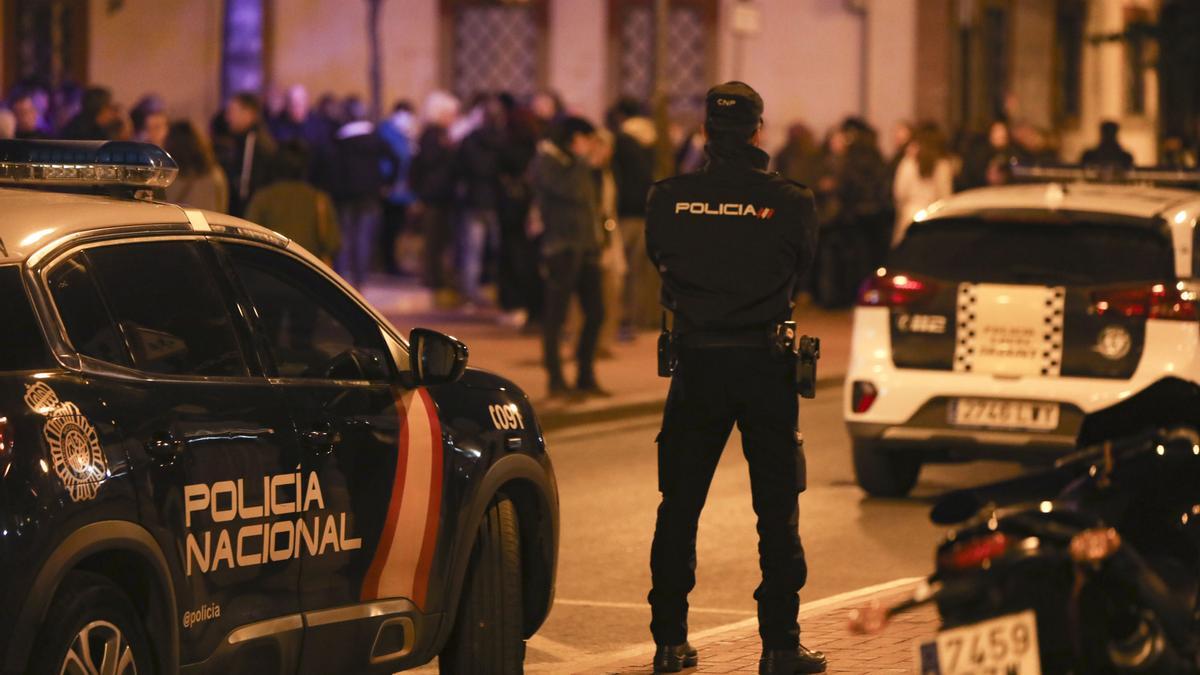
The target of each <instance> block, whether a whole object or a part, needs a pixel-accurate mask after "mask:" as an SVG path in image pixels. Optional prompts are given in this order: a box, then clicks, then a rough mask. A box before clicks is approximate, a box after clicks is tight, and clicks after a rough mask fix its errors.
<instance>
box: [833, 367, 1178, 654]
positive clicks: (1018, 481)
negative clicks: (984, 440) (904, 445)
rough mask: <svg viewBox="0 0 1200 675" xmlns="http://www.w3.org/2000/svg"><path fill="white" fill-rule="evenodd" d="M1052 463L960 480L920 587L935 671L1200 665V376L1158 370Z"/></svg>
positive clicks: (940, 516)
mask: <svg viewBox="0 0 1200 675" xmlns="http://www.w3.org/2000/svg"><path fill="white" fill-rule="evenodd" d="M1080 439H1081V446H1080V447H1081V449H1080V450H1079V451H1078V452H1076V453H1074V454H1072V455H1070V456H1067V457H1064V458H1063V459H1061V460H1060V461H1059V462H1058V463H1057V464H1056V465H1055V467H1054V468H1053V469H1050V470H1046V471H1042V472H1038V473H1033V474H1028V475H1024V476H1020V477H1017V478H1014V479H1011V480H1006V481H1002V482H999V483H994V484H991V485H985V486H982V487H978V488H972V489H967V490H959V491H956V492H952V493H949V494H947V495H945V496H943V497H942V499H940V500H939V502H938V503H937V505H936V506H935V507H934V509H933V512H932V514H931V517H932V519H933V520H934V522H936V523H940V524H947V525H956V526H957V529H956V530H955V531H953V532H952V533H951V534H950V535H949V536H948V537H947V538H946V540H945V541H944V542H942V543H941V544H940V545H939V546H938V549H937V558H936V559H937V569H936V571H935V572H934V573H933V574H932V575H930V577H929V578H928V579H927V581H926V583H925V584H923V585H922V587H921V588H920V589H918V591H917V593H916V594H915V596H914V597H913V598H911V599H909V600H906V601H905V602H902V603H900V604H899V605H897V606H894V607H891V608H888V609H881V608H874V609H867V610H861V611H859V612H857V615H856V616H855V617H854V618H853V619H852V623H853V627H855V628H857V629H859V630H866V631H872V632H873V631H876V630H881V629H882V627H883V625H884V624H885V623H886V620H887V618H888V617H891V616H894V615H896V614H898V613H901V612H904V611H907V610H910V609H912V608H914V607H917V606H920V605H923V604H926V603H929V602H933V603H936V604H937V608H938V611H939V613H940V614H941V617H942V626H941V630H940V631H939V633H938V636H937V639H936V641H935V642H930V643H928V644H924V645H921V647H920V656H919V659H920V666H921V672H922V674H923V675H926V674H936V675H965V674H967V673H971V674H972V675H984V674H991V673H996V674H998V675H1036V674H1037V673H1055V674H1057V673H1072V674H1087V675H1092V674H1094V673H1164V674H1171V673H1191V674H1195V673H1200V387H1197V386H1196V385H1194V384H1191V383H1188V382H1184V381H1182V380H1179V379H1175V378H1167V379H1164V380H1161V381H1160V382H1158V383H1156V384H1155V385H1153V386H1151V387H1149V388H1147V389H1145V390H1143V391H1142V392H1141V393H1139V394H1138V395H1137V396H1134V397H1131V398H1129V399H1127V400H1126V401H1124V402H1122V403H1120V404H1118V405H1116V406H1113V407H1112V408H1109V409H1106V410H1104V411H1102V412H1100V413H1097V414H1094V415H1093V416H1090V417H1089V418H1088V419H1087V420H1085V423H1084V427H1083V429H1082V431H1081V434H1080Z"/></svg>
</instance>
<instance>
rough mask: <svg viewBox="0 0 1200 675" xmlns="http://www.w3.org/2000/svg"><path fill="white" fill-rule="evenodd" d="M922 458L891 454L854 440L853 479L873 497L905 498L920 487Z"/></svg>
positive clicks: (864, 441) (901, 453)
mask: <svg viewBox="0 0 1200 675" xmlns="http://www.w3.org/2000/svg"><path fill="white" fill-rule="evenodd" d="M919 473H921V458H920V457H918V456H916V455H915V454H909V453H903V452H888V451H886V450H882V449H880V448H879V447H878V446H877V445H876V444H874V443H872V442H870V441H866V440H862V439H857V438H856V439H854V476H855V478H856V479H857V480H858V485H859V487H861V488H862V489H863V490H865V491H866V492H867V494H869V495H871V496H872V497H904V496H906V495H908V493H909V492H911V491H912V489H913V486H915V485H916V484H917V475H918V474H919Z"/></svg>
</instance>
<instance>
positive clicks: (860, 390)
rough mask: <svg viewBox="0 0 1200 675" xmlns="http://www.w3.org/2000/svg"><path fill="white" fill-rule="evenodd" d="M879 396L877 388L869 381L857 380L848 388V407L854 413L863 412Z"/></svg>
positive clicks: (869, 407) (868, 408)
mask: <svg viewBox="0 0 1200 675" xmlns="http://www.w3.org/2000/svg"><path fill="white" fill-rule="evenodd" d="M876 398H879V390H878V389H876V388H875V385H873V384H871V383H870V382H864V381H862V380H858V381H856V382H855V383H854V385H853V386H852V387H851V389H850V408H851V409H852V410H853V411H854V412H856V413H865V412H867V411H868V410H870V409H871V406H872V405H874V404H875V399H876Z"/></svg>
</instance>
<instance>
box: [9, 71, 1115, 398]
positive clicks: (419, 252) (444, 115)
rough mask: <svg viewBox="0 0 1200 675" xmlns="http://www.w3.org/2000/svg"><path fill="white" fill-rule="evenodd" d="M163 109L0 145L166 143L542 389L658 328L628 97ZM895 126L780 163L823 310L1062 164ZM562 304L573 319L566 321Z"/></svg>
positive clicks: (50, 99) (20, 108)
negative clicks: (806, 203)
mask: <svg viewBox="0 0 1200 675" xmlns="http://www.w3.org/2000/svg"><path fill="white" fill-rule="evenodd" d="M167 111H168V107H167V105H166V103H165V102H164V101H163V100H162V99H161V98H160V97H158V96H156V95H152V94H151V95H147V96H144V97H143V98H142V99H140V100H138V101H137V102H136V103H135V104H134V105H133V106H132V107H131V108H128V110H126V109H125V108H124V107H123V106H122V105H121V104H119V103H118V102H117V101H115V100H114V98H113V95H112V93H111V92H110V91H109V90H108V89H106V88H103V87H91V88H87V89H80V88H76V87H69V86H65V87H58V88H53V89H52V88H48V87H44V86H40V85H38V84H36V83H34V84H22V85H19V86H17V87H15V88H14V89H13V90H12V91H10V92H9V93H8V96H7V97H6V98H5V99H3V103H0V138H4V137H14V136H15V137H17V138H66V139H91V140H103V139H134V140H139V141H145V142H148V143H154V144H156V145H159V146H162V147H163V148H165V149H166V150H167V151H168V152H169V153H170V154H171V155H172V157H174V158H175V161H176V162H177V163H178V165H179V175H178V178H177V179H176V181H175V182H174V183H173V184H172V185H171V186H170V188H168V189H167V190H166V194H165V195H164V197H165V199H167V200H169V201H173V202H178V203H182V204H186V205H189V206H194V207H198V208H206V209H211V210H215V211H222V212H226V213H230V214H233V215H236V216H243V217H246V218H248V219H249V220H252V221H255V222H258V223H260V224H263V225H265V226H267V227H269V228H272V229H274V230H277V231H279V232H280V233H282V234H284V235H285V236H287V237H289V238H291V239H292V240H294V241H296V242H298V243H299V244H301V245H302V246H304V247H305V248H306V249H308V250H309V251H311V252H312V253H314V254H315V255H317V256H319V257H321V258H322V259H324V260H326V261H327V262H329V263H330V264H332V265H333V266H334V267H335V268H336V269H337V270H338V271H339V273H341V274H342V276H343V277H344V278H346V279H347V280H348V281H349V282H350V283H352V284H354V285H356V286H359V287H361V286H362V285H363V284H364V283H365V282H366V281H367V279H368V276H369V275H371V274H377V273H384V274H392V275H401V274H408V275H413V276H416V277H418V278H419V279H420V280H421V281H422V282H423V283H424V284H425V285H427V286H428V287H429V288H431V289H432V291H433V293H434V297H435V299H436V302H437V303H438V305H439V306H442V307H461V308H464V309H465V310H468V311H472V310H476V309H478V308H482V307H490V306H495V307H498V308H499V310H500V312H499V313H498V316H500V317H501V320H502V321H504V322H506V323H509V324H511V325H514V326H524V327H526V328H527V329H528V330H531V331H534V332H536V331H539V330H540V332H541V333H542V336H543V339H544V353H545V365H546V368H547V373H548V381H549V388H550V391H551V393H552V394H554V395H560V394H561V395H576V394H579V393H582V394H603V393H604V392H603V390H602V389H600V387H599V384H598V383H597V381H596V377H595V372H594V366H593V362H594V358H595V356H596V354H597V353H599V354H600V355H601V356H603V355H604V353H605V352H606V351H607V350H608V345H609V344H610V343H611V341H613V340H626V339H632V338H633V336H634V335H635V333H636V332H637V331H638V330H639V329H642V328H651V327H656V326H657V324H658V321H659V315H658V310H657V283H658V280H657V275H656V274H655V271H654V269H653V268H652V267H651V266H650V264H649V262H648V260H647V258H646V254H645V235H644V231H645V203H646V195H647V192H648V190H649V187H650V185H651V182H652V180H653V178H654V177H655V167H656V161H655V158H656V145H657V140H658V133H657V130H656V125H655V124H654V122H653V121H652V120H651V119H650V117H649V115H648V111H647V109H646V106H645V105H644V104H643V103H642V102H639V101H635V100H625V99H623V100H620V101H618V102H617V103H616V104H614V105H613V106H612V107H611V109H610V110H609V111H608V113H607V114H606V115H605V119H604V120H603V124H602V125H597V124H594V123H593V122H592V121H589V120H587V119H585V118H583V117H581V116H578V115H575V114H572V113H571V112H569V111H568V109H567V108H566V107H565V106H564V105H563V103H562V101H561V100H560V98H559V97H558V96H557V95H555V94H554V93H553V92H549V91H542V92H539V93H537V94H535V95H533V96H531V97H527V98H525V99H519V98H518V97H516V96H513V95H511V94H508V93H494V94H480V95H477V96H475V97H474V98H473V99H471V100H470V101H468V102H466V103H465V104H464V103H463V102H461V101H460V100H459V99H458V98H456V97H454V96H452V95H450V94H448V93H445V92H440V91H439V92H434V93H432V94H430V95H429V96H428V97H427V98H426V100H425V101H423V102H422V105H421V106H420V109H419V110H418V109H417V107H416V106H414V105H413V104H412V103H410V102H408V101H399V102H397V103H396V104H395V105H394V106H393V107H392V108H391V110H390V111H389V112H388V113H387V114H386V115H385V116H384V117H383V118H382V119H379V120H378V121H376V120H374V119H372V116H371V115H370V114H369V111H368V107H367V106H366V105H365V103H364V102H363V100H362V99H360V98H358V97H353V96H351V97H347V98H344V99H339V98H338V97H335V96H333V95H330V94H326V95H323V96H320V97H319V98H318V99H317V100H316V101H315V103H314V102H312V101H310V98H309V95H308V92H307V91H306V90H305V88H304V87H302V86H299V85H296V86H292V87H290V88H288V89H286V90H282V91H279V92H275V93H273V94H270V95H268V96H266V97H265V98H264V97H260V96H259V95H257V94H253V93H238V94H235V95H233V96H231V97H230V98H229V99H228V101H226V103H225V105H224V107H223V109H222V110H221V111H219V112H218V113H217V114H216V115H215V116H214V117H213V118H212V119H211V120H210V123H209V124H208V125H207V128H202V127H201V126H199V125H197V124H195V123H194V122H192V121H190V120H188V119H172V118H171V117H170V116H169V115H168V112H167ZM1101 131H1102V134H1101V136H1102V140H1101V143H1100V145H1099V146H1097V147H1096V148H1094V149H1093V150H1091V151H1089V153H1088V155H1087V157H1086V158H1085V159H1086V160H1087V161H1089V162H1092V163H1097V162H1098V163H1112V164H1117V165H1120V166H1129V165H1131V164H1132V158H1131V156H1130V155H1129V154H1128V153H1127V152H1126V151H1124V149H1122V148H1121V147H1120V145H1119V143H1118V142H1117V128H1116V126H1115V124H1113V123H1105V125H1104V126H1103V128H1102V130H1101ZM892 133H893V138H892V144H891V145H892V146H893V147H894V148H895V151H894V152H893V153H892V154H891V155H890V156H886V155H885V154H884V153H883V152H882V151H881V149H880V142H879V137H878V133H877V131H876V130H875V129H874V128H873V127H872V126H871V125H870V124H868V123H867V122H866V121H865V120H863V119H861V118H858V117H849V118H847V119H846V120H844V121H843V122H842V123H841V124H838V125H837V126H835V127H834V128H832V129H830V130H829V131H828V132H826V133H825V135H824V138H823V140H821V141H818V140H817V136H816V135H815V134H814V133H813V131H812V130H811V129H810V128H809V127H807V126H805V125H804V124H800V123H797V124H794V125H792V126H791V127H790V128H789V129H788V134H787V140H786V143H785V144H784V145H783V147H782V148H780V149H779V151H778V152H777V153H776V154H775V155H774V162H773V163H774V167H775V169H776V170H778V171H779V172H781V173H782V174H784V175H785V176H787V177H788V178H791V179H794V180H796V181H799V182H801V183H804V184H805V185H808V186H810V187H811V188H812V189H813V191H814V193H815V194H816V196H817V207H818V215H819V217H820V220H821V223H822V238H823V242H822V248H821V251H822V253H821V254H820V255H819V258H818V261H817V265H816V270H815V271H814V273H813V275H812V278H811V279H809V280H807V282H806V284H807V287H808V288H807V290H810V291H811V292H812V293H813V295H814V296H815V297H816V298H817V299H818V301H820V302H822V303H823V304H827V305H836V304H841V303H845V302H848V301H849V299H850V297H852V293H853V289H854V287H855V285H856V284H857V282H858V280H859V279H861V278H862V274H863V272H864V270H870V269H874V267H876V266H879V265H881V264H883V262H884V261H885V259H886V256H887V253H888V251H889V249H890V248H891V247H892V246H894V245H895V244H896V243H897V242H898V241H899V240H900V238H901V237H902V236H903V233H904V229H905V227H907V225H908V223H910V222H912V220H913V217H914V215H915V214H916V213H917V212H918V211H919V210H920V209H921V208H923V207H924V206H926V205H928V204H929V203H931V202H933V201H936V200H937V199H940V198H942V197H945V196H947V195H949V194H950V193H952V192H953V191H956V190H962V189H967V188H972V187H978V186H984V185H997V184H1003V183H1006V182H1008V181H1009V180H1011V175H1010V167H1011V166H1012V163H1013V161H1014V160H1017V161H1034V162H1057V161H1058V160H1059V159H1061V158H1060V153H1059V149H1058V139H1057V136H1056V135H1055V134H1054V133H1051V132H1047V131H1044V130H1040V129H1038V128H1036V127H1033V126H1031V125H1028V124H1014V125H1010V124H1009V123H1007V122H1004V121H997V122H995V123H993V124H991V125H990V127H989V128H988V129H986V130H985V131H983V132H982V133H974V134H973V133H959V134H957V135H956V136H955V138H954V139H953V141H948V140H947V138H946V136H945V135H944V133H943V132H942V130H941V129H939V128H938V126H937V125H936V124H932V123H922V124H918V125H909V124H900V125H897V126H896V128H895V129H894V130H893V132H892ZM671 137H672V142H673V143H674V145H675V147H677V148H678V151H677V152H676V154H675V169H676V171H677V172H686V171H692V170H696V169H698V168H700V167H701V166H703V164H704V162H705V155H704V139H703V135H702V134H701V133H700V131H699V130H697V131H694V132H692V133H690V134H689V133H683V132H682V131H681V130H680V129H679V128H677V126H672V130H671ZM398 243H401V245H398ZM573 302H574V304H575V305H577V307H578V308H579V310H578V312H576V313H577V314H578V316H579V319H578V320H571V319H569V318H568V317H569V315H570V313H571V310H570V307H571V305H572V304H573ZM572 321H573V323H572ZM568 323H570V324H571V328H570V330H569V331H568V332H571V333H573V334H577V337H578V346H577V349H576V357H577V358H576V360H577V363H578V369H579V372H578V376H577V378H576V381H575V383H574V387H571V386H568V382H567V380H566V377H565V375H564V373H563V366H562V361H561V359H560V357H559V355H558V351H559V350H558V349H557V346H558V345H559V343H560V341H561V340H562V338H563V335H564V325H567V324H568Z"/></svg>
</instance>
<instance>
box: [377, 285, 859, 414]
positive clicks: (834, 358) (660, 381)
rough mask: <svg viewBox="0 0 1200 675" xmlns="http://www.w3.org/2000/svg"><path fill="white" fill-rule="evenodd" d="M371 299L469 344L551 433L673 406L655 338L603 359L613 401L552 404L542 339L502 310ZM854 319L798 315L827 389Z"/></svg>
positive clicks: (389, 289)
mask: <svg viewBox="0 0 1200 675" xmlns="http://www.w3.org/2000/svg"><path fill="white" fill-rule="evenodd" d="M364 295H365V296H366V298H367V300H369V301H370V302H371V303H372V304H373V305H375V307H377V308H378V309H379V310H380V311H382V312H383V313H384V314H385V315H387V317H388V318H389V319H390V320H391V321H392V323H393V324H394V325H395V326H396V328H397V329H399V330H400V331H401V332H402V333H405V334H407V332H408V331H409V330H410V329H412V328H414V327H416V326H421V327H425V328H433V329H435V330H439V331H442V332H444V333H448V334H450V335H453V336H455V337H457V338H458V339H460V340H462V341H463V342H465V343H466V344H467V346H468V348H469V349H470V350H471V360H470V363H471V365H473V366H477V367H480V368H485V369H487V370H491V371H494V372H496V373H499V374H501V375H503V376H504V377H507V378H509V379H511V380H512V381H513V382H515V383H516V384H517V386H519V387H521V388H522V389H523V390H525V393H526V394H528V395H529V398H530V399H531V400H532V401H533V404H534V408H536V409H537V411H538V416H539V419H540V420H541V422H542V426H543V428H545V429H547V430H551V429H559V428H563V427H566V426H572V425H576V424H582V423H592V422H605V421H610V420H616V419H622V418H628V417H637V416H643V415H653V414H657V413H658V412H660V411H661V410H662V404H663V401H665V400H666V396H667V385H668V380H666V379H664V378H660V377H658V375H657V341H658V334H657V333H656V332H644V333H640V334H639V335H638V336H637V339H636V340H635V341H633V342H614V343H613V344H612V345H610V346H609V352H610V353H609V354H608V355H607V357H604V356H602V357H601V358H600V359H599V360H598V362H597V364H596V369H597V377H598V378H599V380H600V384H601V386H602V387H604V388H605V389H606V390H607V391H609V392H610V393H611V394H612V396H611V397H607V398H590V399H587V400H584V401H578V402H568V401H564V400H550V399H548V398H547V397H546V375H545V372H544V371H543V370H542V343H541V335H540V334H537V333H535V334H523V333H522V332H521V330H520V329H519V328H516V327H512V326H505V325H501V324H500V323H499V319H500V315H499V314H498V313H497V312H496V311H495V310H490V309H489V310H479V311H474V312H465V311H463V310H438V309H436V308H435V307H434V305H433V301H432V298H431V296H430V294H429V291H428V290H426V289H424V288H421V287H417V286H413V285H409V284H404V283H398V282H392V283H373V284H368V286H367V288H366V291H365V293H364ZM850 316H851V315H850V312H849V311H836V312H829V311H825V310H821V309H819V308H816V307H805V308H801V309H799V310H798V311H797V314H796V321H797V323H798V324H799V326H800V332H801V333H804V334H808V335H815V336H817V337H820V338H821V351H822V354H821V361H820V364H819V366H818V369H817V372H818V379H819V381H820V383H822V384H832V383H836V382H840V381H841V379H842V378H843V377H844V375H845V372H846V364H847V360H848V358H849V352H850V327H851V320H850ZM567 344H568V346H564V348H563V354H564V356H565V357H567V358H568V359H569V358H570V353H571V349H570V348H569V344H570V342H568V343H567ZM573 368H574V365H573V363H571V362H570V361H568V363H567V377H568V380H570V379H572V378H573V376H574V372H573Z"/></svg>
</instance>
